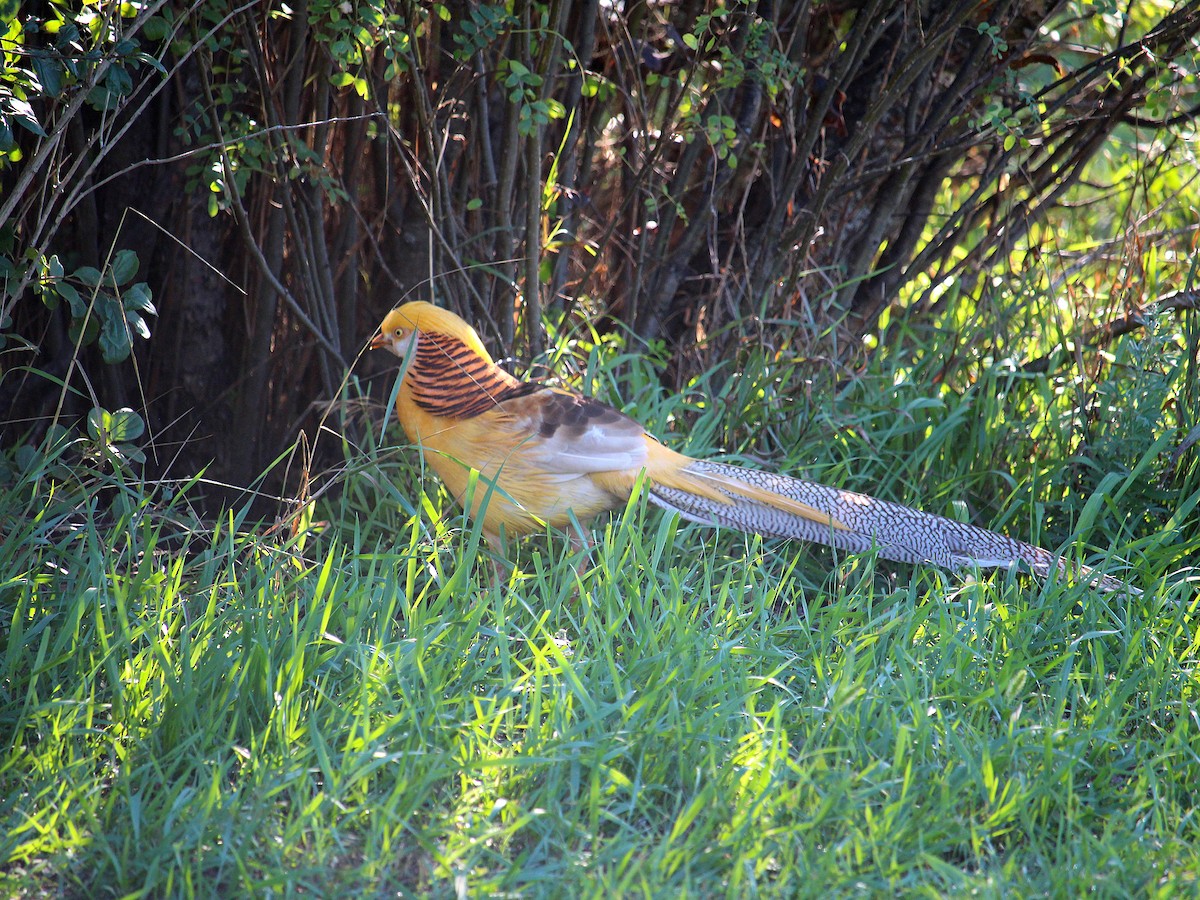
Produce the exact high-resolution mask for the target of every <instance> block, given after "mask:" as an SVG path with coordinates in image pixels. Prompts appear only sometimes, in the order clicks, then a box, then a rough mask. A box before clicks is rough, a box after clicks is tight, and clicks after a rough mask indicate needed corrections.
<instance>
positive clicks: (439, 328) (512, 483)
mask: <svg viewBox="0 0 1200 900" xmlns="http://www.w3.org/2000/svg"><path fill="white" fill-rule="evenodd" d="M371 347H372V348H375V349H386V350H389V351H391V352H392V353H395V354H396V355H397V356H399V357H400V358H401V359H402V360H404V365H405V368H404V369H403V375H402V378H401V381H400V386H399V390H398V393H397V396H396V414H397V417H398V418H399V420H400V424H401V426H402V427H403V428H404V432H405V434H407V435H408V438H409V440H411V441H412V442H413V443H414V444H416V445H417V446H418V447H419V448H420V450H421V453H422V455H423V457H424V459H425V461H426V464H427V465H428V466H429V467H430V468H432V469H433V470H434V471H435V472H437V474H438V476H439V477H440V478H441V479H442V480H443V481H444V482H445V483H446V486H447V488H449V490H450V492H451V494H453V495H454V497H455V499H456V500H458V502H459V503H461V504H464V505H467V504H468V503H469V507H470V512H471V514H472V516H475V517H480V516H481V517H482V520H483V521H482V528H483V532H484V535H485V536H486V537H487V538H488V540H489V542H491V543H492V544H493V545H495V546H497V547H502V545H503V536H509V537H518V536H521V535H525V534H529V533H531V532H534V531H539V530H541V529H543V528H545V527H546V525H550V526H553V527H555V528H563V527H565V526H567V525H568V524H569V523H570V521H571V517H572V516H574V517H575V518H576V519H577V520H578V521H580V522H582V523H586V522H588V521H589V520H590V519H592V518H593V517H595V516H596V515H598V514H599V513H601V512H604V511H605V510H609V509H613V508H616V507H619V506H622V505H624V503H625V502H626V501H627V500H628V498H629V495H630V493H631V491H632V490H633V488H634V485H635V483H636V482H637V479H638V477H639V476H640V475H641V474H642V473H643V472H644V473H645V478H646V483H647V486H648V489H649V496H650V499H651V500H652V501H653V502H654V503H656V504H657V505H659V506H661V507H663V508H665V509H669V510H673V511H675V512H677V513H678V514H679V515H681V516H682V517H684V518H686V519H689V520H691V521H696V522H703V523H706V524H715V525H723V526H727V527H731V528H737V529H740V530H742V531H747V532H752V533H758V534H763V535H766V536H771V537H782V538H796V539H801V540H808V541H816V542H819V543H823V544H827V545H829V546H832V547H836V548H839V549H843V550H849V551H854V552H864V551H868V550H872V549H875V550H877V551H878V553H879V555H880V556H881V557H883V558H885V559H893V560H898V561H901V562H932V563H935V564H937V565H940V566H944V567H949V568H958V567H962V566H972V565H974V566H980V567H995V566H1008V565H1012V564H1014V563H1016V562H1019V561H1024V562H1025V563H1026V564H1028V565H1029V566H1030V567H1031V568H1032V569H1033V571H1034V572H1035V573H1037V574H1039V575H1042V576H1045V575H1047V574H1048V573H1049V572H1051V571H1053V570H1054V569H1059V570H1065V568H1066V567H1065V566H1064V565H1063V563H1062V562H1061V561H1060V560H1059V559H1058V558H1057V557H1055V556H1054V555H1053V554H1051V553H1049V552H1047V551H1046V550H1043V549H1041V548H1040V547H1035V546H1033V545H1031V544H1026V543H1023V542H1021V541H1016V540H1013V539H1011V538H1007V537H1004V536H1003V535H999V534H996V533H995V532H992V531H988V530H987V529H984V528H978V527H976V526H973V525H967V524H964V523H961V522H956V521H954V520H952V519H946V518H944V517H942V516H935V515H930V514H928V513H922V512H919V511H917V510H914V509H910V508H909V507H906V506H901V505H900V504H896V503H888V502H885V501H882V500H876V499H874V498H873V497H868V496H867V495H865V494H858V493H855V492H853V491H843V490H840V489H838V488H831V487H826V486H825V485H820V484H814V483H812V482H807V481H801V480H799V479H796V478H792V477H790V476H787V475H779V474H775V473H771V472H761V471H757V470H753V469H744V468H739V467H737V466H731V465H727V464H724V463H719V462H709V461H701V460H695V459H692V458H690V457H687V456H684V455H683V454H680V453H676V452H675V451H673V450H671V449H669V448H667V447H665V446H663V445H662V444H660V443H659V442H658V441H656V440H655V439H654V438H653V437H651V436H650V435H648V434H647V433H646V432H645V430H644V429H643V428H642V426H641V425H639V424H638V423H637V422H635V421H634V420H633V419H631V418H629V417H628V416H626V415H625V414H623V413H621V412H619V411H617V410H615V409H613V408H612V407H610V406H608V405H606V404H604V403H600V402H599V401H596V400H592V399H589V398H586V397H582V396H580V395H578V394H573V393H570V392H568V391H562V390H559V389H556V388H550V387H545V386H543V385H538V384H531V383H526V382H521V381H518V380H517V379H516V378H514V377H513V376H512V375H510V374H508V373H507V372H505V371H504V370H503V369H501V368H500V367H499V366H497V365H496V364H495V363H494V362H493V361H492V358H491V356H489V355H488V352H487V350H486V348H485V347H484V346H483V342H482V341H481V340H480V339H479V335H478V334H476V333H475V330H474V329H473V328H471V326H470V325H468V324H467V323H466V322H464V321H463V320H462V319H461V318H459V317H458V316H456V315H454V314H453V313H451V312H449V311H447V310H444V309H440V308H438V307H436V306H433V305H432V304H430V303H424V302H414V303H406V304H404V305H403V306H401V307H399V308H398V309H395V310H393V311H392V312H390V313H388V315H387V317H386V318H385V319H384V320H383V324H382V325H381V326H380V332H379V334H377V335H376V336H375V338H374V339H373V340H372V341H371ZM472 484H473V485H474V486H473V487H472ZM468 495H470V496H468ZM1080 570H1081V571H1080V572H1078V573H1077V574H1079V575H1080V576H1081V577H1083V578H1085V579H1087V580H1089V581H1092V582H1093V583H1095V584H1096V585H1098V586H1099V587H1101V588H1103V589H1105V590H1121V589H1128V588H1127V586H1126V585H1125V584H1124V583H1123V582H1121V581H1119V580H1118V579H1115V578H1112V577H1110V576H1106V575H1105V576H1100V575H1096V574H1095V573H1093V572H1092V571H1091V570H1090V569H1086V568H1084V567H1080Z"/></svg>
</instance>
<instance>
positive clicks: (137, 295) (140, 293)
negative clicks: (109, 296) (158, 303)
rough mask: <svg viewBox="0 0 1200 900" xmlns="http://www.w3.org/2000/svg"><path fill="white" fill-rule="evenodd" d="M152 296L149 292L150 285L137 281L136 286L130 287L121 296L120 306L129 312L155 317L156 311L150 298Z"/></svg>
mask: <svg viewBox="0 0 1200 900" xmlns="http://www.w3.org/2000/svg"><path fill="white" fill-rule="evenodd" d="M153 296H154V295H153V294H152V293H151V292H150V285H148V284H146V282H144V281H139V282H138V283H137V284H134V285H131V286H130V287H129V289H128V290H127V291H125V293H124V294H122V295H121V302H122V305H123V306H124V307H125V309H126V310H128V311H130V312H139V313H145V314H146V315H149V316H157V315H158V310H157V309H155V308H154V304H153V303H152V302H151V298H152V297H153Z"/></svg>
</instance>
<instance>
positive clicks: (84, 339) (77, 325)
mask: <svg viewBox="0 0 1200 900" xmlns="http://www.w3.org/2000/svg"><path fill="white" fill-rule="evenodd" d="M85 322H86V325H85V324H84V323H85ZM99 333H100V323H99V322H97V321H96V317H95V316H88V317H87V319H86V320H85V319H84V318H83V317H82V316H80V317H78V318H74V319H72V320H71V324H70V326H68V328H67V335H68V337H70V339H71V343H72V344H76V345H78V346H80V347H87V346H89V345H91V343H92V342H93V341H95V340H96V335H98V334H99Z"/></svg>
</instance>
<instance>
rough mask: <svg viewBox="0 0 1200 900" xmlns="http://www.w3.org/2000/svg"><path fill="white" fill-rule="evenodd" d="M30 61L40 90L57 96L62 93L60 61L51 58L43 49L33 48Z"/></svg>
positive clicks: (61, 67) (51, 95)
mask: <svg viewBox="0 0 1200 900" xmlns="http://www.w3.org/2000/svg"><path fill="white" fill-rule="evenodd" d="M30 63H31V64H32V65H33V73H34V74H35V75H36V76H37V80H38V82H39V83H40V84H41V86H42V90H43V91H44V92H45V93H46V94H47V95H48V96H50V97H57V96H58V95H59V94H61V93H62V73H63V66H62V63H61V62H59V61H58V60H57V59H52V58H51V57H50V55H49V54H48V53H46V52H45V51H44V50H35V51H34V53H33V58H32V59H31V60H30Z"/></svg>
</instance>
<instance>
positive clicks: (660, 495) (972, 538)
mask: <svg viewBox="0 0 1200 900" xmlns="http://www.w3.org/2000/svg"><path fill="white" fill-rule="evenodd" d="M691 479H695V488H696V489H695V491H694V492H693V491H691V490H688V489H687V486H686V482H687V481H688V480H691ZM671 482H672V483H671V484H669V485H664V484H662V483H654V484H653V486H652V487H651V489H650V499H651V500H652V501H653V502H654V503H655V504H656V505H658V506H660V507H662V508H663V509H668V510H672V511H674V512H676V513H678V514H679V515H680V516H681V517H682V518H684V519H688V520H689V521H692V522H699V523H701V524H705V525H714V524H715V525H722V526H725V527H727V528H736V529H738V530H739V531H745V532H750V533H754V534H761V535H763V536H766V537H778V538H794V539H799V540H804V541H813V542H815V543H818V544H825V545H826V546H830V547H834V548H837V549H839V550H847V551H850V552H854V553H863V552H867V551H870V550H875V551H877V552H878V554H879V556H881V557H882V558H884V559H890V560H895V561H897V562H907V563H923V562H929V563H933V564H935V565H938V566H941V567H943V568H948V569H958V568H963V567H971V566H978V567H979V568H985V569H986V568H1000V567H1006V566H1011V565H1014V564H1015V563H1018V562H1024V563H1026V564H1027V565H1028V566H1029V568H1030V569H1032V570H1033V572H1034V574H1035V575H1038V576H1039V577H1043V578H1044V577H1046V576H1047V575H1049V574H1050V573H1051V572H1053V571H1055V570H1058V571H1060V572H1071V573H1072V574H1073V575H1074V576H1075V577H1077V578H1080V579H1083V580H1086V581H1087V582H1088V583H1090V584H1091V585H1093V586H1095V587H1098V588H1100V589H1101V590H1105V591H1126V592H1131V593H1140V591H1138V590H1137V589H1136V588H1133V587H1131V586H1130V585H1128V584H1126V583H1125V582H1123V581H1121V580H1120V579H1118V578H1114V577H1112V576H1110V575H1100V574H1098V573H1097V572H1095V571H1093V570H1092V569H1090V568H1088V567H1087V566H1068V565H1067V564H1066V563H1064V562H1063V561H1062V560H1061V559H1059V558H1058V557H1057V556H1055V555H1054V554H1053V553H1050V552H1049V551H1047V550H1043V549H1042V548H1041V547H1036V546H1034V545H1033V544H1026V543H1023V542H1021V541H1015V540H1013V539H1012V538H1008V537H1005V536H1004V535H1001V534H997V533H996V532H994V531H988V530H987V529H986V528H978V527H976V526H974V525H967V524H965V523H963V522H956V521H954V520H953V519H947V518H945V517H944V516H936V515H931V514H930V513H923V512H920V511H918V510H915V509H910V508H909V507H907V506H901V505H900V504H898V503H889V502H887V501H885V500H876V499H875V498H874V497H868V496H867V495H866V494H856V493H854V492H853V491H843V490H839V489H837V488H831V487H826V486H825V485H822V484H815V483H813V482H810V481H801V480H799V479H797V478H792V477H790V476H787V475H778V474H775V473H772V472H762V471H759V470H756V469H743V468H740V467H738V466H731V465H726V464H724V463H717V462H711V461H707V460H703V461H702V460H693V461H691V462H690V463H689V464H688V465H687V466H686V467H685V468H683V469H682V470H680V471H678V472H677V473H676V475H675V477H674V478H672V479H671ZM714 489H715V491H714Z"/></svg>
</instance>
